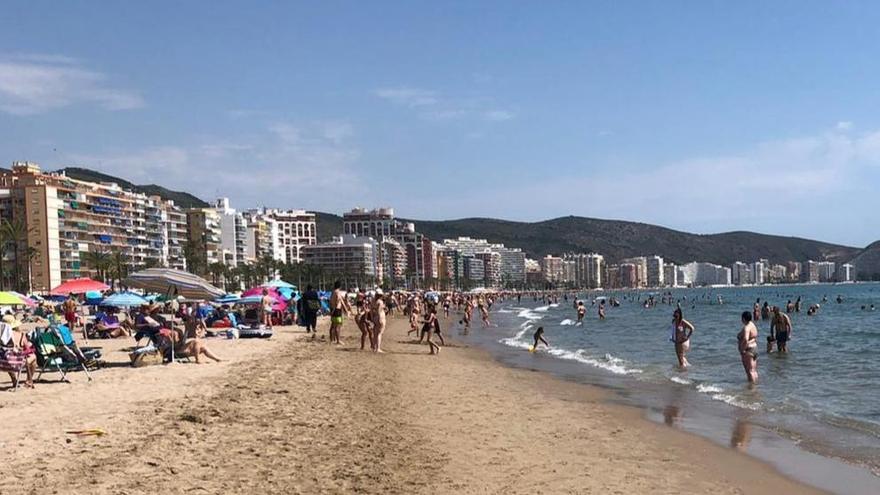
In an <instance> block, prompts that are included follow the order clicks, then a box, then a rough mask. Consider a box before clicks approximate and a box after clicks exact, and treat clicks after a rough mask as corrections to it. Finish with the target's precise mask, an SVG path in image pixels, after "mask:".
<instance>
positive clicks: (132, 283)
mask: <svg viewBox="0 0 880 495" xmlns="http://www.w3.org/2000/svg"><path fill="white" fill-rule="evenodd" d="M125 284H126V285H127V286H129V287H134V288H136V289H142V290H144V291H145V292H158V293H162V294H165V295H166V296H169V295H174V294H177V295H179V296H183V297H185V298H188V299H205V300H210V299H215V298H218V297H222V296H223V295H225V294H226V292H225V291H223V290H220V289H218V288H217V287H214V286H213V285H211V284H210V283H208V281H207V280H205V279H203V278H202V277H199V276H198V275H193V274H192V273H189V272H185V271H183V270H175V269H173V268H147V269H146V270H141V271H139V272H135V273H132V274H131V275H129V276H128V278H127V279H125ZM172 323H173V316H172ZM171 362H172V363H173V362H174V346H171Z"/></svg>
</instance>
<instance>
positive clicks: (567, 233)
mask: <svg viewBox="0 0 880 495" xmlns="http://www.w3.org/2000/svg"><path fill="white" fill-rule="evenodd" d="M406 221H409V222H413V223H415V224H416V229H417V230H418V231H419V232H421V233H423V234H425V235H426V236H428V238H430V239H446V238H455V237H461V236H469V237H475V238H481V239H487V240H488V241H490V242H493V243H502V244H504V245H506V246H512V247H519V248H522V250H523V251H525V252H526V254H527V255H528V256H529V257H532V258H538V257H542V256H544V255H546V254H555V255H559V254H562V253H567V252H571V253H586V252H596V253H601V254H603V255H604V256H605V257H606V258H607V259H608V261H610V262H617V261H620V260H621V259H624V258H628V257H633V256H643V255H651V254H658V255H660V256H663V257H664V258H665V259H667V260H669V261H672V262H675V263H687V262H690V261H694V260H699V261H709V262H712V263H718V264H721V265H730V264H731V263H733V262H735V261H755V260H758V259H761V258H767V259H769V260H770V261H771V262H775V263H783V262H786V261H806V260H810V259H812V260H816V261H825V260H827V261H835V262H840V263H842V262H846V261H849V260H850V259H852V258H853V257H854V256H856V255H857V254H858V253H859V251H860V250H859V249H858V248H854V247H849V246H841V245H838V244H831V243H827V242H821V241H814V240H810V239H801V238H798V237H782V236H775V235H767V234H757V233H754V232H727V233H723V234H708V235H701V234H691V233H688V232H681V231H677V230H673V229H669V228H666V227H660V226H657V225H650V224H645V223H638V222H628V221H622V220H601V219H597V218H585V217H575V216H568V217H561V218H554V219H552V220H544V221H541V222H514V221H510V220H498V219H493V218H463V219H459V220H441V221H433V220H431V221H426V220H406ZM341 231H342V219H341V218H340V217H338V216H336V215H332V214H328V213H321V214H319V215H318V232H320V233H321V236H322V237H323V236H331V235H338V234H339V233H341Z"/></svg>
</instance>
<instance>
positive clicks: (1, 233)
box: [0, 218, 12, 290]
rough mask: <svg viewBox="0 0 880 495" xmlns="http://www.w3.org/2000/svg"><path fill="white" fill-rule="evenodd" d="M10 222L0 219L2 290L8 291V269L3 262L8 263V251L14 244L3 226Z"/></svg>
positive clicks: (0, 285)
mask: <svg viewBox="0 0 880 495" xmlns="http://www.w3.org/2000/svg"><path fill="white" fill-rule="evenodd" d="M6 222H8V220H7V219H5V218H4V219H0V290H6V286H5V285H6V284H5V282H6V268H4V266H3V262H4V261H6V260H5V259H4V258H6V251H7V250H8V249H9V244H10V243H11V242H12V239H11V238H10V237H9V233H8V231H7V230H6V229H5V228H2V226H3V225H5V224H6Z"/></svg>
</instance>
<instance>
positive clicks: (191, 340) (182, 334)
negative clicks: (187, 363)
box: [161, 315, 220, 364]
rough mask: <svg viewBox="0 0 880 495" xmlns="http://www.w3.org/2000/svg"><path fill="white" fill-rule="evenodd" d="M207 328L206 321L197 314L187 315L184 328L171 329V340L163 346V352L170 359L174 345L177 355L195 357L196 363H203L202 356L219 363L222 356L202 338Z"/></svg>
mask: <svg viewBox="0 0 880 495" xmlns="http://www.w3.org/2000/svg"><path fill="white" fill-rule="evenodd" d="M206 330H207V329H206V328H205V325H204V323H202V321H201V320H200V319H199V318H198V317H197V316H196V315H189V316H187V317H186V318H184V328H183V329H180V328H175V329H173V330H171V332H170V336H169V340H168V341H167V342H166V345H165V346H163V347H162V348H161V349H162V351H163V354H165V353H167V354H168V355H169V359H170V354H171V352H170V345H174V355H175V357H178V356H179V357H186V358H193V359H195V361H196V364H202V356H206V357H208V358H209V359H213V360H214V361H216V362H218V363H219V362H220V358H219V357H217V356H216V355H215V354H214V353H213V352H211V350H210V349H208V346H206V345H205V343H204V341H203V340H202V339H203V337H204V336H205V332H206Z"/></svg>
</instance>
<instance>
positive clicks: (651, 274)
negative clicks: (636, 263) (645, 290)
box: [645, 256, 665, 287]
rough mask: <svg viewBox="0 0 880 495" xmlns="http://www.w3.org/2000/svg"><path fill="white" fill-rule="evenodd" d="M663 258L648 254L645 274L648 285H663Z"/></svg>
mask: <svg viewBox="0 0 880 495" xmlns="http://www.w3.org/2000/svg"><path fill="white" fill-rule="evenodd" d="M664 275H665V274H664V272H663V258H661V257H660V256H648V257H647V259H646V260H645V276H646V278H647V284H648V287H663V286H664V285H665V284H664V283H663V278H664V277H663V276H664Z"/></svg>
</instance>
